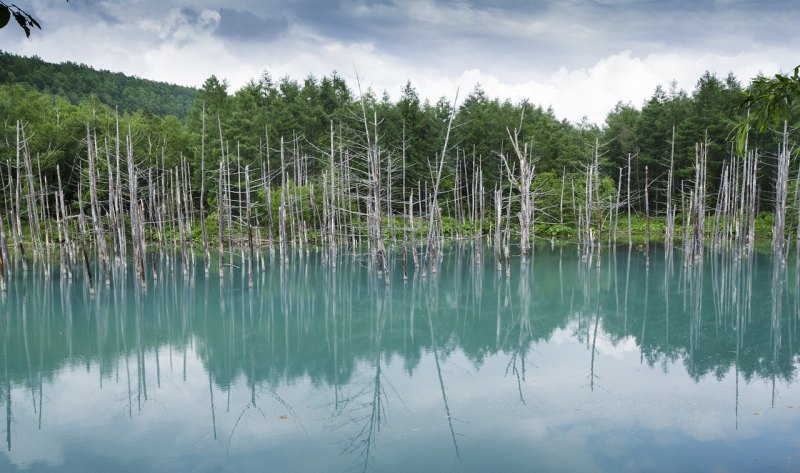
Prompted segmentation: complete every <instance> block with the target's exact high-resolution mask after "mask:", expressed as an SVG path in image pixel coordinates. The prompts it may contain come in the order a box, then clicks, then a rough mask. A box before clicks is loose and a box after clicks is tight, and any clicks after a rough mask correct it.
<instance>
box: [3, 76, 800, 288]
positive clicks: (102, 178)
mask: <svg viewBox="0 0 800 473" xmlns="http://www.w3.org/2000/svg"><path fill="white" fill-rule="evenodd" d="M109 74H110V73H109ZM111 76H112V75H109V77H111ZM356 82H357V90H356V91H355V92H353V91H351V90H350V89H349V88H348V86H347V84H346V83H345V81H344V80H343V79H342V78H341V77H339V76H338V75H337V74H335V73H334V74H333V75H332V76H330V77H324V78H322V79H321V80H317V79H315V78H313V77H309V78H307V79H306V80H305V81H304V82H303V84H302V85H301V84H299V83H297V82H294V81H292V80H290V79H288V78H285V79H281V80H280V81H279V82H278V83H275V82H274V81H273V80H272V79H271V77H270V76H269V75H268V74H266V73H265V74H264V76H262V77H261V78H259V80H258V81H252V82H251V83H250V84H248V85H246V86H245V87H244V88H242V89H241V90H239V91H237V92H236V93H235V94H233V95H229V94H228V92H227V84H226V83H225V82H224V81H219V80H218V79H217V78H215V77H213V76H212V77H211V78H209V79H208V80H207V81H206V82H205V84H204V86H203V88H201V89H200V90H199V91H198V92H197V96H196V98H195V101H194V104H193V105H192V108H191V109H190V110H189V111H188V112H187V114H186V118H185V119H179V118H177V117H175V116H169V115H168V116H159V115H153V114H149V113H140V112H135V113H125V114H121V113H119V112H117V111H116V110H114V109H111V108H110V107H109V106H108V105H106V104H104V103H102V102H101V101H100V100H99V99H98V98H97V97H96V96H93V97H89V98H88V99H86V100H83V101H81V102H80V103H78V104H73V103H70V102H68V101H67V100H66V99H63V98H61V97H59V96H55V95H50V94H47V93H43V92H38V91H36V90H33V89H32V88H30V87H24V86H21V85H18V84H17V85H14V84H11V85H9V84H8V83H6V84H0V112H2V116H3V117H4V122H3V124H2V136H0V183H2V187H1V188H0V287H2V288H3V289H5V287H6V285H7V279H8V278H10V277H13V272H14V271H18V270H20V269H21V270H22V271H25V270H27V267H28V265H29V264H33V265H37V264H41V265H42V267H43V269H44V272H45V274H47V272H48V271H49V270H50V264H51V263H54V262H58V267H59V271H60V272H61V274H62V275H63V276H64V277H67V278H72V276H73V273H74V272H82V273H84V274H85V276H86V277H85V280H86V284H87V287H88V289H89V291H90V292H94V291H95V287H96V286H97V285H100V284H105V285H110V284H112V282H113V280H114V279H115V278H116V277H118V271H117V270H118V269H119V268H129V267H131V268H132V269H133V271H134V273H135V274H136V275H137V278H138V280H139V282H140V284H141V285H143V286H146V285H147V281H148V280H150V279H157V278H158V277H159V274H158V273H157V271H158V270H157V268H160V267H161V265H160V264H158V261H159V259H160V258H164V257H165V255H167V254H169V253H170V252H172V251H175V252H176V253H177V254H178V255H179V256H178V259H180V260H181V265H180V267H181V268H182V270H183V272H184V273H188V272H189V271H190V267H191V265H192V264H195V263H194V262H195V258H194V256H193V251H195V250H199V251H201V252H202V255H203V257H202V264H203V266H204V268H205V273H206V274H207V275H208V274H211V273H212V272H214V273H216V274H217V275H218V276H219V277H220V278H224V277H225V270H226V267H230V266H233V265H234V264H242V265H244V266H245V267H246V268H247V269H246V271H247V274H248V278H249V281H250V285H251V286H252V285H253V280H254V274H255V273H256V272H257V271H258V270H259V267H260V268H261V269H262V270H263V269H264V267H265V258H279V259H280V260H281V261H284V262H287V261H289V254H290V253H291V252H293V251H295V250H297V251H299V252H300V253H301V254H302V252H303V251H305V252H309V251H310V250H311V249H312V248H316V249H318V250H320V251H322V252H323V260H324V261H325V263H326V264H328V265H330V266H333V267H335V266H336V262H337V261H338V260H339V258H344V257H348V256H349V255H353V254H355V253H357V252H358V251H360V250H359V249H360V248H367V249H368V252H369V254H370V255H371V256H370V268H371V269H370V270H371V271H374V272H375V274H376V275H377V276H378V277H380V278H382V279H384V280H385V281H386V283H387V284H388V283H390V273H392V271H391V269H392V268H391V267H392V266H394V265H399V266H402V272H403V278H407V277H408V275H409V273H411V272H413V271H419V272H420V273H421V274H423V275H424V274H426V273H435V272H436V271H437V265H438V262H439V261H440V258H441V249H442V246H443V245H444V242H445V240H448V239H457V240H466V241H468V242H471V244H472V245H473V248H474V251H473V254H474V260H475V263H476V264H481V263H483V264H490V265H495V266H496V267H497V270H498V271H505V272H506V274H507V275H508V272H509V267H510V265H509V261H510V258H511V257H512V247H513V253H514V256H519V257H521V258H523V260H526V259H528V258H530V257H531V256H532V254H533V252H534V248H535V243H536V242H537V241H542V240H545V241H550V242H554V241H555V240H568V241H572V242H575V243H576V244H577V248H578V251H580V252H581V255H582V258H584V259H585V260H586V261H587V262H588V263H589V264H592V262H593V261H595V260H594V259H593V255H594V254H595V252H599V250H600V249H601V248H602V247H603V246H605V245H612V244H624V243H627V244H628V245H629V246H633V245H634V242H635V241H636V242H637V249H640V250H642V251H644V252H645V253H647V252H648V250H649V247H650V244H651V242H652V241H660V242H662V243H663V244H664V247H665V249H666V253H667V255H668V257H669V256H670V255H671V254H672V251H673V249H674V248H676V247H677V248H679V249H680V250H681V251H682V252H683V253H682V254H683V257H682V259H683V264H684V266H691V265H693V264H694V263H695V262H697V261H700V260H701V259H702V257H703V253H704V252H706V251H717V252H723V251H724V252H730V253H732V254H734V255H735V257H736V258H739V257H743V256H746V255H747V254H749V253H751V252H752V251H753V250H754V248H755V245H756V241H757V239H762V240H767V239H768V240H770V241H771V250H772V252H773V253H774V254H775V255H777V256H779V259H781V260H783V261H785V259H786V257H787V255H788V253H789V251H790V249H791V248H792V247H793V246H795V247H796V248H797V249H798V250H800V200H799V199H800V187H799V186H800V178H798V176H800V170H798V166H797V165H796V164H795V163H793V162H792V161H793V160H792V159H791V158H792V156H793V154H795V153H794V150H795V148H794V142H793V128H792V126H791V124H792V123H794V122H795V121H796V120H793V118H794V117H793V115H792V114H789V115H787V116H784V117H782V120H781V121H780V122H779V123H776V124H775V125H777V126H772V127H755V128H753V129H750V128H745V129H744V130H743V133H741V134H740V135H739V136H738V137H737V135H736V133H735V130H736V126H737V124H741V123H743V120H746V119H747V118H748V117H749V115H748V114H747V111H743V110H741V109H740V107H739V106H740V105H741V104H742V103H744V101H745V99H746V97H752V96H753V94H754V93H755V92H757V91H753V90H746V89H743V88H742V87H741V86H740V85H739V84H738V82H737V81H736V79H735V78H734V77H733V76H728V77H727V78H726V79H725V80H724V81H723V80H720V79H718V78H717V77H716V76H714V75H713V74H710V73H706V74H705V75H704V76H703V77H702V78H701V79H700V80H699V81H698V85H697V89H696V90H695V91H694V92H693V93H692V94H691V95H689V94H687V93H685V92H683V91H678V90H676V89H675V87H674V84H673V86H672V87H671V89H670V91H669V92H665V91H664V90H663V89H662V88H661V87H659V88H657V89H656V91H655V93H654V95H653V97H652V98H651V99H650V100H648V101H647V102H646V103H645V104H644V105H643V106H642V108H641V109H637V108H635V107H633V106H632V105H629V104H618V105H617V106H616V107H615V109H614V110H613V111H611V112H610V113H609V115H608V117H607V119H606V123H605V125H604V126H603V127H597V126H594V125H591V124H589V123H587V122H586V121H585V120H584V121H583V122H581V123H578V124H573V123H570V122H567V121H565V120H561V121H559V120H558V119H557V118H556V117H555V115H554V113H553V111H552V110H544V109H542V108H541V107H536V106H532V105H531V104H529V103H527V102H522V103H518V104H512V103H510V102H508V101H506V102H500V101H499V100H497V99H489V98H488V97H486V95H485V93H484V92H483V91H482V89H480V87H479V86H478V87H476V88H475V90H473V91H472V92H471V93H470V94H468V96H467V97H466V99H464V100H463V101H461V102H460V101H459V97H458V93H456V95H455V98H454V100H453V102H452V103H450V102H448V101H447V100H446V99H440V100H439V101H438V102H437V103H436V104H431V103H430V102H427V101H425V102H423V101H421V100H420V99H419V97H418V96H417V94H416V91H415V90H414V89H413V87H412V86H411V84H410V83H408V84H407V85H406V87H405V88H404V89H403V91H402V96H401V99H400V100H398V101H397V102H392V101H391V100H390V99H389V98H388V96H387V95H386V94H384V97H382V98H378V97H377V96H376V95H375V94H374V92H372V91H371V90H369V89H367V90H366V91H364V90H362V86H361V84H360V81H359V80H357V81H356ZM754 84H758V82H757V81H754ZM120 108H122V109H126V110H127V109H129V108H128V107H126V106H122V107H120ZM792 113H793V111H792ZM742 137H743V139H740V140H738V141H739V143H738V144H737V138H742ZM484 242H485V243H487V244H488V245H489V247H490V248H491V250H489V251H488V252H487V251H484V250H483V244H484ZM214 251H215V252H218V253H219V254H220V255H222V257H220V258H215V259H216V261H218V264H217V267H216V268H212V267H211V261H212V258H211V253H212V252H214ZM596 261H597V264H599V259H597V260H596ZM129 262H132V266H130V265H129ZM198 264H200V263H198ZM173 267H174V266H173ZM396 267H397V266H395V268H396ZM123 271H127V269H123Z"/></svg>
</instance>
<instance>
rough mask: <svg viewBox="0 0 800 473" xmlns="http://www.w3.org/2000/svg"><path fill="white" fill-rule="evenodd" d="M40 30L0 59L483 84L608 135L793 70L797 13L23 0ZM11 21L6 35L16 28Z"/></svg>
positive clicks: (792, 6)
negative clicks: (633, 109)
mask: <svg viewBox="0 0 800 473" xmlns="http://www.w3.org/2000/svg"><path fill="white" fill-rule="evenodd" d="M17 4H18V5H20V6H22V7H23V8H26V9H27V10H28V12H29V13H31V14H33V15H34V16H35V17H36V18H37V19H39V20H40V23H41V24H42V28H43V29H42V31H38V30H37V31H34V32H33V33H32V34H31V38H29V39H26V38H25V35H24V33H22V31H21V30H20V29H19V28H17V27H16V25H12V24H10V25H8V26H7V27H6V28H4V29H2V30H0V48H2V49H4V50H7V51H10V52H13V53H16V54H23V55H34V54H35V55H38V56H40V57H41V58H43V59H44V60H46V61H51V62H62V61H74V62H80V63H85V64H88V65H91V66H93V67H96V68H101V69H109V70H113V71H121V72H124V73H126V74H132V75H137V76H140V77H144V78H148V79H155V80H161V81H168V82H172V83H177V84H185V85H191V86H199V85H201V84H202V83H203V81H204V80H205V79H206V78H207V77H209V76H210V75H212V74H215V75H217V76H218V77H220V78H224V79H227V81H228V82H229V84H230V85H231V89H230V90H231V92H233V91H235V90H236V89H237V88H239V87H241V86H242V85H243V84H245V83H246V82H247V81H248V80H250V79H254V78H257V77H258V76H260V75H261V73H262V72H263V71H264V70H267V71H269V72H270V74H271V75H272V77H273V78H280V77H283V76H286V75H288V76H290V77H292V78H294V79H297V80H302V79H303V78H305V77H306V76H308V75H309V74H314V75H315V76H317V77H320V76H322V75H325V74H329V73H331V72H332V71H334V70H335V71H337V72H338V73H339V74H340V75H341V76H343V77H345V78H346V79H347V80H348V81H349V82H350V84H351V87H352V88H353V89H355V75H356V73H355V71H356V70H357V71H358V74H359V76H360V77H361V81H362V84H363V85H365V86H370V87H372V88H373V89H374V90H375V91H376V92H377V93H379V94H380V93H381V92H382V91H384V90H386V91H388V93H389V95H390V96H391V97H392V98H395V99H396V98H397V97H398V96H399V92H400V89H401V87H402V85H403V84H405V82H406V81H407V80H410V81H411V83H412V85H413V86H414V87H415V88H416V89H417V91H418V92H419V94H420V95H421V96H422V97H425V98H429V99H431V100H432V101H434V100H436V99H437V98H439V97H440V96H445V97H447V98H448V99H450V100H452V99H453V97H454V94H455V90H456V87H460V88H461V91H462V92H461V94H462V95H461V96H462V97H464V96H465V95H466V94H468V93H469V92H470V91H471V90H473V88H474V87H475V85H476V84H477V83H480V84H481V85H482V87H483V88H484V90H485V91H486V92H487V93H488V94H489V95H490V96H492V97H500V98H510V99H512V100H514V101H517V100H520V99H522V98H525V99H528V100H529V101H531V102H533V103H537V104H540V105H542V106H544V107H547V106H552V107H553V109H554V110H555V113H556V115H557V116H559V117H561V118H567V119H569V120H572V121H579V120H581V118H582V117H584V116H586V117H588V119H589V120H590V121H594V122H597V123H602V122H603V120H604V118H605V115H606V113H607V112H608V111H609V110H611V109H612V108H613V106H614V104H615V103H617V102H618V101H623V102H630V103H632V104H634V105H636V106H640V105H641V104H642V102H643V100H645V99H646V98H647V97H649V96H650V95H651V94H652V92H653V90H654V88H655V87H656V86H657V85H658V84H662V85H664V86H665V87H668V86H669V83H670V82H671V81H672V80H676V81H677V83H678V86H679V87H680V88H682V89H685V90H687V91H691V90H692V89H693V88H694V85H695V83H696V81H697V79H698V78H699V77H700V75H701V74H702V73H703V72H704V71H705V70H710V71H712V72H715V73H717V74H718V75H719V76H725V75H727V74H728V72H733V73H734V74H736V76H737V77H738V78H739V79H740V80H741V82H743V83H746V82H747V81H748V80H749V78H751V77H753V76H754V75H756V74H758V73H759V72H763V73H765V74H769V75H771V74H774V73H776V72H779V71H789V70H791V69H792V68H793V67H795V66H796V65H798V64H800V28H798V24H800V2H796V1H790V0H776V1H770V0H766V1H739V0H717V1H713V0H697V1H693V0H670V1H657V0H650V1H635V0H594V1H591V0H586V1H584V0H568V1H563V2H556V1H551V0H532V1H523V0H489V1H477V0H463V1H450V0H447V1H432V0H412V1H401V0H376V1H372V0H351V1H344V2H333V1H327V0H273V1H256V0H233V1H226V2H212V1H209V0H196V1H186V0H158V1H157V0H107V1H106V0H71V1H70V2H69V3H67V2H66V1H63V0H27V1H26V0H20V1H19V2H18V3H17ZM12 23H13V21H12Z"/></svg>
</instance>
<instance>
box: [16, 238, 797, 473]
mask: <svg viewBox="0 0 800 473" xmlns="http://www.w3.org/2000/svg"><path fill="white" fill-rule="evenodd" d="M600 256H601V260H600V265H599V267H598V266H597V264H596V260H592V261H591V263H589V262H586V261H581V259H580V258H579V256H578V255H577V253H576V251H575V249H574V248H571V247H564V248H555V249H550V248H549V247H548V248H540V249H537V250H536V253H535V256H534V257H533V259H532V260H529V261H528V263H527V264H524V263H523V262H521V261H520V260H519V259H517V260H512V266H511V271H510V277H506V273H505V272H502V273H498V271H497V270H496V268H495V265H494V263H493V262H492V261H491V259H492V257H491V252H490V250H488V249H487V250H486V253H485V254H484V263H483V264H482V265H475V263H474V262H473V257H472V252H471V250H469V249H466V248H460V247H458V246H453V247H450V248H449V249H447V251H446V252H445V254H444V257H443V258H444V259H443V261H442V264H441V266H440V268H439V271H438V273H437V274H433V275H430V274H429V275H427V276H426V277H422V276H420V275H412V276H411V277H410V278H409V280H408V281H403V279H402V273H401V272H400V264H399V261H396V262H394V264H393V274H392V283H391V285H389V286H386V284H385V283H384V282H383V280H382V279H378V278H377V277H376V276H375V273H374V271H372V270H371V269H370V268H368V259H367V258H366V257H364V258H355V259H349V258H343V259H342V260H341V261H339V263H338V265H337V267H336V268H335V269H334V268H331V267H329V266H327V265H325V264H323V262H322V260H321V257H320V255H319V254H315V253H313V252H312V253H311V255H310V256H302V257H301V256H297V255H295V256H294V257H293V258H292V261H290V262H289V264H287V265H281V264H279V263H278V262H277V260H276V261H275V262H271V261H269V260H267V261H266V264H265V270H264V271H263V272H259V273H258V274H257V275H256V278H255V287H253V288H252V289H251V288H249V287H248V283H247V279H246V277H245V275H244V272H243V271H242V269H240V268H233V269H232V270H229V271H228V272H227V273H226V274H225V278H224V279H223V280H222V281H220V280H219V278H218V277H217V276H216V271H212V276H211V277H205V275H204V273H203V269H202V263H201V262H198V263H199V264H198V265H197V267H196V269H193V270H192V274H189V275H188V276H185V275H184V274H183V272H182V271H181V269H180V267H177V268H175V269H167V266H162V273H161V277H160V278H159V279H158V280H155V281H154V280H152V279H151V280H149V281H148V287H147V288H146V290H142V289H141V288H140V287H139V286H138V284H137V283H135V281H134V280H133V279H132V276H128V280H127V281H126V282H123V281H120V282H116V283H115V284H112V286H111V287H110V288H106V287H99V288H98V292H97V294H95V295H94V296H90V295H89V294H88V291H87V290H86V287H85V284H84V281H83V280H82V278H81V277H80V275H77V274H76V279H75V280H73V281H65V280H62V279H61V277H60V275H59V274H58V271H57V270H56V271H54V274H52V275H51V276H45V275H43V274H41V272H40V270H35V269H31V270H29V271H28V272H27V273H25V274H23V273H22V272H21V271H20V272H19V273H18V274H16V275H15V277H14V278H13V279H12V280H11V281H10V285H9V288H8V292H7V293H6V294H5V295H4V296H2V298H0V340H2V341H1V342H0V343H2V350H1V351H0V360H1V361H0V387H1V388H2V389H1V390H0V391H2V395H0V407H2V412H0V419H2V422H3V424H2V426H1V427H0V432H2V433H3V436H2V437H3V445H2V447H3V448H2V452H3V453H2V454H0V471H2V472H6V471H9V472H13V471H31V472H38V471H58V472H85V471H115V472H127V471H130V472H140V471H154V472H173V471H196V472H205V471H224V472H229V471H230V472H233V471H280V472H344V471H375V472H406V471H453V472H501V471H502V472H517V471H578V472H605V471H608V472H617V471H658V472H661V471H675V472H686V471H800V386H798V384H797V383H796V378H797V370H798V364H800V356H798V353H799V352H800V340H798V324H797V321H798V316H799V314H800V299H798V298H797V294H798V287H800V286H799V285H800V279H798V269H797V266H796V265H795V261H794V260H791V261H789V262H787V264H786V265H785V266H784V265H780V264H775V262H774V261H773V259H772V258H771V257H770V256H769V255H761V254H755V255H752V256H750V257H748V258H744V259H736V258H734V257H732V256H725V255H723V256H713V255H707V256H706V260H705V261H704V262H703V264H698V265H695V266H694V267H692V268H689V269H686V268H684V267H683V266H682V259H681V255H680V254H679V253H677V254H676V255H675V256H674V258H665V255H664V253H663V252H660V251H659V250H656V251H654V252H651V254H650V256H649V259H647V258H646V257H645V255H644V254H642V253H641V252H638V251H636V249H634V250H633V251H632V252H631V251H629V250H628V247H627V246H625V247H620V248H617V249H616V250H607V251H605V252H604V253H603V254H602V255H600ZM162 264H163V263H162ZM169 264H172V263H169ZM177 265H178V266H179V265H180V261H179V260H178V263H177ZM239 266H241V265H239ZM212 268H216V265H215V264H212Z"/></svg>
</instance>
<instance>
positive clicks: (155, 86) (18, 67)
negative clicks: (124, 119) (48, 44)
mask: <svg viewBox="0 0 800 473" xmlns="http://www.w3.org/2000/svg"><path fill="white" fill-rule="evenodd" d="M0 84H26V85H28V86H30V87H32V88H34V89H36V90H39V91H42V92H47V93H49V94H53V95H57V96H60V97H64V98H66V99H67V100H68V101H69V102H70V103H72V104H78V103H81V102H84V101H86V100H89V99H90V97H96V99H97V100H98V101H99V102H101V103H103V104H105V105H108V106H109V107H111V108H117V109H119V111H120V112H121V113H134V112H142V113H144V114H146V115H159V116H166V115H175V116H177V117H184V116H186V114H187V112H188V111H189V109H190V108H191V106H192V104H193V103H194V100H195V97H196V96H197V90H195V89H193V88H190V87H183V86H179V85H172V84H166V83H163V82H155V81H151V80H146V79H140V78H138V77H131V76H126V75H125V74H121V73H118V72H109V71H98V70H95V69H92V68H91V67H89V66H86V65H83V64H75V63H71V62H65V63H62V64H50V63H46V62H44V61H43V60H41V59H40V58H38V57H35V56H34V57H30V58H28V57H21V56H16V55H13V54H10V53H6V52H2V51H0Z"/></svg>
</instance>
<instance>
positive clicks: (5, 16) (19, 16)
mask: <svg viewBox="0 0 800 473" xmlns="http://www.w3.org/2000/svg"><path fill="white" fill-rule="evenodd" d="M67 1H68V2H69V0H67ZM11 17H14V20H16V22H17V24H18V25H19V27H20V28H22V30H23V31H25V36H27V37H30V36H31V28H39V29H40V30H41V29H42V26H41V25H40V24H39V22H38V21H36V18H34V17H33V16H31V14H30V13H28V12H26V11H25V10H23V9H22V8H20V7H18V6H17V5H15V4H13V3H12V4H8V3H5V2H2V1H0V29H2V28H5V26H6V25H7V24H8V23H9V22H10V21H11Z"/></svg>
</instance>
